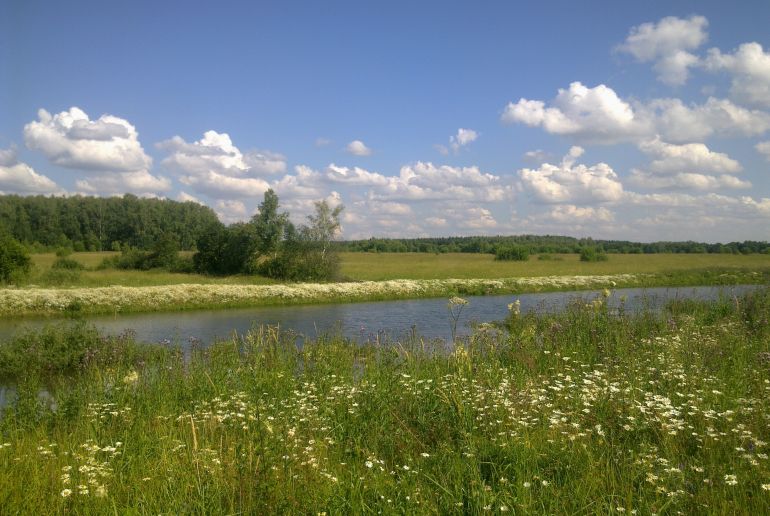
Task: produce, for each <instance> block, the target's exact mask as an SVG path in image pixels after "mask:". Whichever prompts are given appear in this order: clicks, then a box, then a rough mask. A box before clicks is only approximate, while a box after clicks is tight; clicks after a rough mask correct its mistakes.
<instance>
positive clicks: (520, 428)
mask: <svg viewBox="0 0 770 516" xmlns="http://www.w3.org/2000/svg"><path fill="white" fill-rule="evenodd" d="M768 319H770V293H769V291H768V290H767V289H763V290H760V291H757V292H755V293H752V294H750V295H747V296H745V297H742V298H738V299H727V298H725V299H722V300H719V301H715V302H709V303H699V302H694V301H687V302H677V303H672V304H670V305H669V307H668V309H667V311H665V312H664V313H657V312H649V313H641V314H639V315H632V314H628V313H619V314H613V313H611V312H610V311H609V310H607V309H606V305H604V304H603V303H602V302H601V300H597V302H594V303H588V304H582V305H578V304H574V305H571V306H570V308H569V309H568V310H567V311H565V312H563V313H559V314H551V315H537V314H530V315H518V316H517V315H516V313H515V307H514V308H513V309H512V310H511V311H510V316H509V318H508V320H507V321H506V322H505V329H506V330H507V331H506V332H499V331H496V330H495V327H494V326H489V327H481V328H477V330H476V331H475V332H474V333H473V334H472V335H471V336H469V337H468V338H467V339H462V341H461V342H459V345H458V346H457V347H456V348H454V349H452V348H449V347H443V346H439V347H435V346H438V345H437V344H434V343H428V342H425V341H424V340H422V339H419V338H418V337H416V338H413V339H411V340H404V341H401V342H399V343H397V344H394V345H392V346H387V347H386V346H378V345H361V344H359V343H355V342H352V341H347V340H345V339H340V338H335V337H327V338H322V339H319V340H317V341H311V342H307V343H306V344H305V346H303V347H302V348H297V347H296V346H295V345H294V341H293V336H292V335H290V334H287V335H283V334H282V333H280V332H278V331H277V330H276V329H275V328H264V327H263V328H257V329H255V330H254V331H252V332H251V333H249V334H248V335H245V336H244V337H239V338H234V339H230V340H227V341H222V342H219V343H217V344H215V345H213V346H212V347H209V348H197V349H193V350H192V351H191V353H190V354H188V355H184V354H183V353H181V352H180V351H179V350H177V349H175V348H165V347H161V346H142V345H140V344H138V343H135V342H133V341H132V338H131V336H130V335H124V336H120V337H111V338H103V337H101V336H99V335H98V334H96V333H95V332H94V331H93V330H92V329H89V328H88V327H87V326H85V325H84V324H83V323H82V322H78V323H72V325H71V326H70V327H69V328H52V329H51V330H49V331H47V332H46V331H43V332H38V333H33V334H29V335H25V336H22V337H19V338H17V339H15V340H14V341H12V342H8V343H3V344H0V374H2V375H4V376H5V377H6V378H9V379H10V380H11V381H13V382H15V385H16V390H15V392H16V394H15V397H16V399H15V400H14V402H13V405H12V406H9V407H7V408H6V410H5V412H4V414H3V417H2V418H0V471H2V472H3V474H2V475H0V493H2V502H3V503H2V505H3V508H4V509H5V510H6V511H8V512H9V513H17V512H24V513H35V514H58V513H70V512H71V513H89V514H103V513H112V512H117V513H123V512H127V511H128V512H130V511H136V510H139V511H141V512H146V513H153V514H157V513H185V514H186V513H202V514H233V513H240V514H262V513H282V514H318V513H324V512H325V513H327V514H339V513H352V514H365V513H378V512H382V513H385V514H461V513H465V514H484V513H493V514H495V513H503V512H510V513H512V514H518V513H521V514H574V513H585V512H589V513H592V514H593V513H596V514H616V513H617V514H620V513H623V514H652V513H657V514H668V513H671V514H676V513H681V514H704V513H705V514H767V513H768V512H770V459H768V454H770V451H768V447H769V445H768V443H770V430H769V427H768V414H770V401H769V400H770V368H768V360H769V359H768V357H769V356H770V349H769V348H768V342H770V326H768ZM52 350H53V351H55V352H52ZM41 389H46V392H47V397H46V400H45V401H46V402H45V403H41V399H40V396H39V393H40V391H41Z"/></svg>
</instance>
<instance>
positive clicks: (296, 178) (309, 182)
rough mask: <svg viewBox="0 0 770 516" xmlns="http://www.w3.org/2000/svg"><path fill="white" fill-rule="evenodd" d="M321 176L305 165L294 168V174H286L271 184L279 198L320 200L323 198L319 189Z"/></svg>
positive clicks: (322, 191) (322, 193) (321, 190)
mask: <svg viewBox="0 0 770 516" xmlns="http://www.w3.org/2000/svg"><path fill="white" fill-rule="evenodd" d="M321 179H322V178H321V174H319V173H318V172H316V171H315V170H313V169H312V168H310V167H308V166H306V165H298V166H296V167H294V174H293V175H292V174H287V175H285V176H283V177H282V178H281V179H279V180H277V181H273V182H272V183H271V185H270V186H271V188H272V189H273V190H275V193H277V194H278V195H279V196H282V197H284V196H286V197H299V198H303V199H320V198H321V197H323V196H324V190H323V189H322V188H321Z"/></svg>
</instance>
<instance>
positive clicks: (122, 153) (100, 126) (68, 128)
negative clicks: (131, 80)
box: [24, 107, 171, 195]
mask: <svg viewBox="0 0 770 516" xmlns="http://www.w3.org/2000/svg"><path fill="white" fill-rule="evenodd" d="M24 141H25V142H26V144H27V147H29V148H30V149H32V150H37V151H40V152H41V153H43V155H45V156H46V158H48V160H49V161H50V162H51V163H53V164H55V165H58V166H61V167H64V168H69V169H75V170H80V171H84V172H85V174H86V175H85V177H82V178H80V179H78V180H77V181H76V186H77V187H78V188H79V189H81V190H83V191H85V192H87V193H93V194H122V193H125V192H133V193H139V194H142V195H157V194H158V193H159V192H164V191H167V190H169V189H170V188H171V182H170V181H169V180H168V179H167V178H165V177H157V176H153V175H152V174H150V172H149V168H150V166H151V165H152V159H150V157H149V156H147V154H145V152H144V149H143V148H142V145H141V144H140V143H139V135H138V133H137V131H136V128H135V127H134V126H133V125H131V124H130V123H129V122H128V121H126V120H124V119H122V118H118V117H116V116H112V115H102V116H101V117H99V119H98V120H91V119H90V118H89V117H88V115H87V114H86V113H85V112H84V111H83V110H81V109H79V108H77V107H72V108H70V109H69V111H62V112H61V113H58V114H56V115H51V114H50V113H49V112H48V111H46V110H45V109H40V110H39V111H38V120H37V121H33V122H30V123H28V124H27V125H25V126H24Z"/></svg>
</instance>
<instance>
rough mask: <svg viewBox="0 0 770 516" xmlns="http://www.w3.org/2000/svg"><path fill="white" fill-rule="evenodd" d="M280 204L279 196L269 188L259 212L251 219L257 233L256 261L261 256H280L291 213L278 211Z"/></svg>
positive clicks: (255, 244)
mask: <svg viewBox="0 0 770 516" xmlns="http://www.w3.org/2000/svg"><path fill="white" fill-rule="evenodd" d="M279 206H280V205H279V203H278V196H277V195H276V194H275V192H274V191H273V190H272V189H269V190H268V191H266V192H265V197H264V200H263V201H262V204H260V205H259V212H258V213H257V214H256V215H254V217H253V218H252V219H251V224H252V225H253V226H254V232H255V234H256V239H255V240H256V241H255V243H254V257H253V259H254V261H255V263H256V261H257V260H258V259H259V258H260V257H264V258H267V259H275V258H277V256H278V253H279V251H280V248H281V243H282V241H283V239H284V236H285V232H286V230H287V228H288V225H289V214H288V213H285V212H284V213H278V208H279Z"/></svg>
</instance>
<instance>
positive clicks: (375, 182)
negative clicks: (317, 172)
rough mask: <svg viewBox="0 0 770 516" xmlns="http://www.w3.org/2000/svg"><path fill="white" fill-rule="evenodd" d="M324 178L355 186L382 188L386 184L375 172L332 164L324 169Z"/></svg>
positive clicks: (384, 179) (382, 177)
mask: <svg viewBox="0 0 770 516" xmlns="http://www.w3.org/2000/svg"><path fill="white" fill-rule="evenodd" d="M324 177H325V178H326V179H327V180H328V181H331V182H333V183H345V184H348V185H355V186H384V185H386V184H388V179H387V178H386V177H385V176H383V175H382V174H379V173H377V172H369V171H368V170H365V169H363V168H360V167H353V168H348V167H341V166H337V165H335V164H334V163H332V164H330V165H329V166H328V167H326V171H325V172H324Z"/></svg>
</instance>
